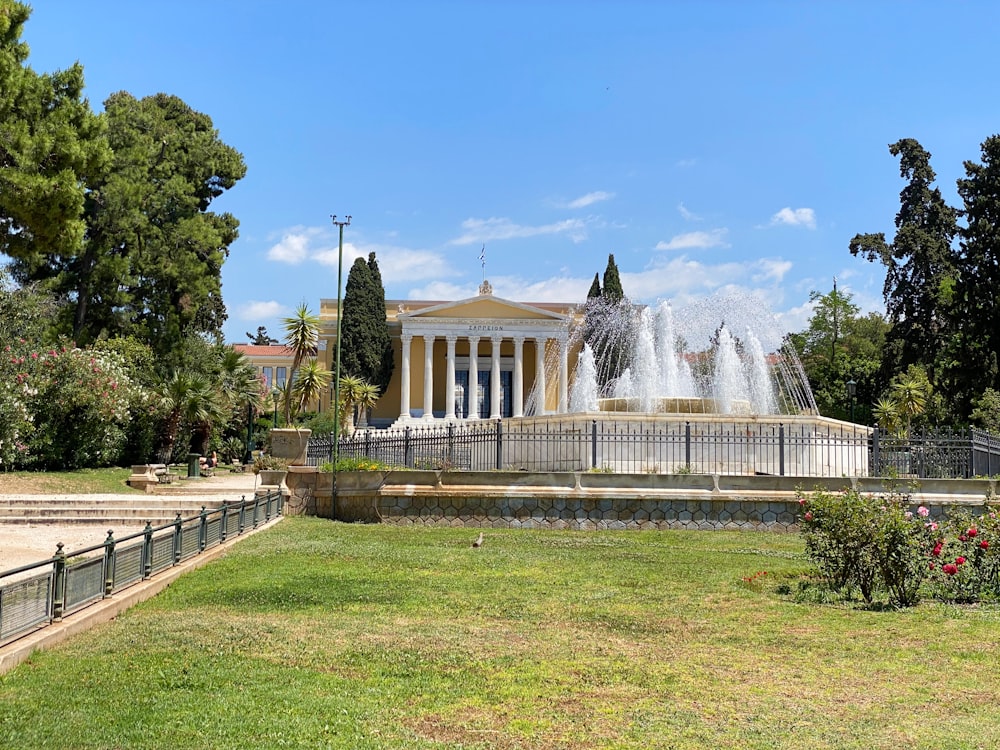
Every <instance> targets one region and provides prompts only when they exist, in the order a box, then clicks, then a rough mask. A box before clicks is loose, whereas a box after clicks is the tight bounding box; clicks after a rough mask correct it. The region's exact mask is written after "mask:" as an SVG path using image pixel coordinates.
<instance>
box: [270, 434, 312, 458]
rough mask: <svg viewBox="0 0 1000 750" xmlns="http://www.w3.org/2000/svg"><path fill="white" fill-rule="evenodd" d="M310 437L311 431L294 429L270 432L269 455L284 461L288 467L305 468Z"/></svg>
mask: <svg viewBox="0 0 1000 750" xmlns="http://www.w3.org/2000/svg"><path fill="white" fill-rule="evenodd" d="M310 435H312V430H309V429H296V428H294V427H281V428H278V429H274V430H271V455H272V456H274V457H275V458H281V459H284V460H285V461H286V462H287V463H288V465H289V466H305V465H306V451H307V449H308V448H309V436H310Z"/></svg>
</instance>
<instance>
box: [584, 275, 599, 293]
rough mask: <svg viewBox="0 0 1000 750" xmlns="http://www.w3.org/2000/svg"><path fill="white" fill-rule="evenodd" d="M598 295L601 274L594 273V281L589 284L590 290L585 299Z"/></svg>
mask: <svg viewBox="0 0 1000 750" xmlns="http://www.w3.org/2000/svg"><path fill="white" fill-rule="evenodd" d="M600 296H601V275H600V274H598V273H595V274H594V283H593V284H591V285H590V291H589V292H587V299H597V298H598V297H600Z"/></svg>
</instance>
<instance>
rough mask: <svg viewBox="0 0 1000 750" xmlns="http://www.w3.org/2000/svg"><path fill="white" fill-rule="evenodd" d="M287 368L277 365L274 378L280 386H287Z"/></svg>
mask: <svg viewBox="0 0 1000 750" xmlns="http://www.w3.org/2000/svg"><path fill="white" fill-rule="evenodd" d="M286 373H287V369H286V368H284V367H276V368H275V370H274V379H275V382H276V383H277V385H278V387H279V388H284V387H285V379H286V378H287V377H288V376H287V374H286Z"/></svg>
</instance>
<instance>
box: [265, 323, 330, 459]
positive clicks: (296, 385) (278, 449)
mask: <svg viewBox="0 0 1000 750" xmlns="http://www.w3.org/2000/svg"><path fill="white" fill-rule="evenodd" d="M283 322H284V326H285V347H286V348H287V349H288V350H289V351H291V352H292V366H291V369H290V371H289V373H288V380H287V381H285V387H284V392H283V393H282V402H283V404H284V412H285V425H286V427H284V428H282V429H278V428H277V425H275V429H272V430H271V451H272V452H273V453H274V454H275V455H276V456H278V457H280V458H284V459H285V460H286V461H287V462H288V463H289V464H291V465H292V466H302V465H304V464H305V463H306V455H307V450H308V445H309V436H310V435H311V434H312V430H310V429H308V428H299V427H292V426H291V424H292V419H293V418H294V417H295V415H296V414H298V413H299V412H300V411H301V410H302V409H304V408H305V407H306V405H307V404H309V403H310V402H312V401H315V400H316V399H317V398H319V395H320V394H321V393H323V392H324V391H325V390H326V389H327V387H328V386H329V384H330V372H329V370H327V369H326V368H325V367H324V366H323V365H322V364H321V363H319V362H317V361H316V353H317V349H318V345H319V316H317V315H315V314H313V313H311V312H310V311H309V309H308V308H307V307H306V306H305V305H299V307H298V308H297V309H296V311H295V315H293V316H292V317H290V318H285V320H284V321H283Z"/></svg>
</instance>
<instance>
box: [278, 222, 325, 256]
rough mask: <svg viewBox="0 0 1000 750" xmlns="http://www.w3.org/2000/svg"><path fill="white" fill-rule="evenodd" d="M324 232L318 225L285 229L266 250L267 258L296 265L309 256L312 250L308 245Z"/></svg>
mask: <svg viewBox="0 0 1000 750" xmlns="http://www.w3.org/2000/svg"><path fill="white" fill-rule="evenodd" d="M324 234H326V230H324V229H321V228H320V227H303V226H298V227H292V228H291V229H288V230H285V232H284V233H283V234H282V235H281V240H280V241H279V242H278V243H277V244H276V245H272V246H271V248H270V249H269V250H268V251H267V259H268V260H275V261H278V262H279V263H291V264H293V265H297V264H299V263H301V262H302V261H304V260H305V259H306V258H308V257H309V255H310V253H311V252H313V251H312V250H311V249H310V245H311V244H313V243H314V242H316V240H317V238H322V237H323V235H324Z"/></svg>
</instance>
